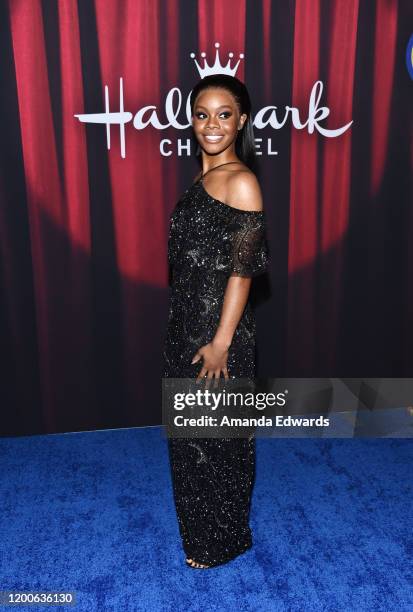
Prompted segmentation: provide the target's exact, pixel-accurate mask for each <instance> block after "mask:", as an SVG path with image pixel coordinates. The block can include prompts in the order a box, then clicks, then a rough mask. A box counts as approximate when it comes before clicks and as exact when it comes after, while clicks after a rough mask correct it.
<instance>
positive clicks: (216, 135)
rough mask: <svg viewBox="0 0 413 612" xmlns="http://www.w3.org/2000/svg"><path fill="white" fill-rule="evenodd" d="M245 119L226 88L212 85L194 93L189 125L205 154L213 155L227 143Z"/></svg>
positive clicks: (244, 115) (229, 142) (228, 143)
mask: <svg viewBox="0 0 413 612" xmlns="http://www.w3.org/2000/svg"><path fill="white" fill-rule="evenodd" d="M246 119H247V115H246V114H245V113H244V114H242V115H240V113H239V108H238V106H237V104H236V102H235V99H234V97H233V96H232V95H231V94H230V92H229V91H227V90H226V89H221V88H218V87H216V88H210V89H205V90H204V91H201V93H200V94H199V95H198V96H197V98H196V100H195V104H194V114H193V117H192V127H193V129H194V133H195V136H196V139H197V140H198V142H199V146H200V147H201V148H202V149H203V150H204V151H205V152H206V153H208V154H209V155H217V154H219V153H222V152H223V151H225V149H227V148H228V147H229V146H231V144H232V143H233V142H234V141H235V139H236V137H237V134H238V129H241V128H242V126H243V125H244V122H245V121H246Z"/></svg>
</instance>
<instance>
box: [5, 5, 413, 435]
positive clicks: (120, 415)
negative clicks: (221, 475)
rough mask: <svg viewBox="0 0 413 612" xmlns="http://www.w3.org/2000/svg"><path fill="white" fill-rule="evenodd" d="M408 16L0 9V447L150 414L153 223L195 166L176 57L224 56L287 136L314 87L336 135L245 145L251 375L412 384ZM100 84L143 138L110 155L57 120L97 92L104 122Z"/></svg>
mask: <svg viewBox="0 0 413 612" xmlns="http://www.w3.org/2000/svg"><path fill="white" fill-rule="evenodd" d="M412 17H413V10H412V5H411V3H410V2H408V1H407V0H406V1H405V2H404V1H401V0H400V1H399V2H398V1H397V0H377V1H376V2H373V1H369V2H361V1H360V0H296V1H294V0H289V1H288V0H285V1H282V2H280V1H274V0H273V1H271V0H262V1H258V2H256V1H254V0H241V1H239V0H227V1H226V2H223V1H219V0H215V1H214V0H199V1H198V2H196V1H194V2H187V1H186V0H164V1H161V0H158V1H156V0H155V1H153V0H125V1H123V2H118V1H117V0H95V1H94V2H93V1H92V0H79V1H76V0H59V2H55V1H52V0H50V1H43V2H41V1H40V0H8V2H5V3H2V4H1V6H0V24H1V25H0V27H1V37H0V47H1V53H0V62H1V70H0V81H1V82H0V85H1V94H0V96H1V97H0V108H1V112H2V144H1V151H2V163H1V169H0V171H1V174H0V197H1V207H0V255H1V266H0V275H1V276H0V282H1V288H2V300H1V305H0V331H1V337H2V352H3V357H4V360H3V367H2V373H3V376H2V378H3V383H2V389H3V391H2V399H3V402H4V406H5V407H6V409H5V417H4V419H3V427H2V434H3V435H16V434H24V433H26V434H27V433H41V432H42V433H43V432H57V431H75V430H85V429H99V428H105V427H128V426H136V425H154V424H159V423H160V422H161V353H162V344H163V341H164V334H165V329H166V319H167V306H168V291H169V288H168V269H167V232H168V218H169V215H170V213H171V211H172V210H173V207H174V206H175V203H176V201H177V200H178V198H179V196H180V194H181V193H182V191H183V190H185V189H186V188H187V187H188V186H189V184H190V183H191V182H192V179H193V177H194V175H195V174H196V173H197V171H198V166H197V162H196V158H195V147H194V146H193V144H191V130H190V128H188V127H186V128H182V126H183V125H185V124H187V117H186V115H185V106H186V100H187V96H188V95H189V93H190V91H191V89H192V87H193V86H194V84H195V83H196V82H197V81H198V79H199V74H198V72H197V69H196V66H195V63H194V61H193V59H192V58H191V57H190V54H191V53H192V52H194V53H195V54H196V56H197V60H198V62H201V57H200V53H201V52H203V51H204V52H206V54H207V58H208V61H209V63H212V62H213V60H214V57H215V47H214V44H215V42H219V43H220V54H221V60H222V62H223V63H226V61H227V55H228V53H229V52H232V53H234V57H233V60H232V61H233V62H235V61H237V59H238V56H239V54H240V53H244V55H245V58H244V59H243V60H241V61H240V65H239V67H238V70H237V73H236V75H237V76H238V78H240V79H241V80H243V81H244V82H245V83H246V84H247V86H248V88H249V91H250V94H251V98H252V101H253V113H254V114H255V112H257V111H258V110H260V109H262V108H263V107H265V106H272V107H277V119H278V121H279V122H281V121H282V119H283V117H284V113H285V107H286V106H289V107H295V108H296V109H298V112H299V118H300V121H301V123H302V124H305V122H306V121H307V119H308V107H309V99H310V94H311V90H312V88H313V86H314V84H315V83H316V82H317V81H321V82H322V85H323V91H322V95H321V100H320V103H319V106H325V107H328V108H329V109H330V114H329V116H328V117H327V118H326V119H324V120H323V121H321V122H320V123H319V125H321V126H322V127H323V128H324V129H326V130H335V129H338V128H340V127H342V126H344V125H346V124H348V123H349V122H352V124H351V126H350V127H349V129H347V130H346V131H345V132H344V133H343V134H342V135H340V136H338V137H334V138H329V137H328V136H324V135H322V134H320V133H319V132H318V131H317V130H315V131H314V132H313V133H309V131H308V129H306V126H303V128H302V129H298V128H297V127H295V126H294V125H292V122H291V115H290V116H289V119H288V120H287V121H286V122H285V124H284V126H283V127H282V128H281V129H278V130H275V129H273V128H271V127H270V126H269V127H266V128H264V129H262V130H261V129H256V131H255V136H256V138H257V139H261V140H260V141H259V144H260V147H261V148H260V166H261V170H260V176H259V178H260V182H261V185H262V190H263V195H264V206H265V209H266V212H267V217H268V224H269V241H270V249H271V269H270V271H269V273H268V275H267V276H266V277H262V278H259V279H257V280H256V281H254V289H253V297H254V303H255V305H256V316H257V325H258V350H259V353H258V374H259V375H260V376H271V377H277V376H283V377H284V376H289V377H296V376H297V377H298V376H303V377H312V376H322V377H324V376H356V377H358V376H359V377H364V376H366V377H367V376H368V377H371V376H379V377H381V376H384V377H393V376H394V377H399V376H412V375H413V367H412V366H413V358H412V356H411V350H410V347H411V346H412V340H413V333H412V329H413V325H412V324H413V307H412V303H413V301H412V298H413V295H412V293H413V290H412V287H413V283H412V281H411V279H412V278H413V249H412V246H411V239H410V234H411V231H412V229H413V215H412V207H411V177H412V160H413V145H412V142H413V126H412V114H411V108H412V87H413V83H412V80H411V78H410V76H409V74H408V72H407V70H406V66H405V52H406V45H407V42H408V39H409V36H410V34H411V32H410V31H409V24H411V23H412ZM121 77H122V79H123V95H124V109H125V111H128V112H131V113H132V115H135V113H136V112H137V111H138V110H139V109H142V108H143V107H145V106H148V107H150V109H148V110H147V111H146V113H145V114H144V116H143V120H146V121H147V120H148V119H149V118H150V116H151V113H153V112H154V111H156V115H157V117H158V119H159V121H160V123H161V124H162V126H159V128H160V129H155V128H154V127H153V126H151V125H149V126H148V127H146V128H145V129H135V127H134V126H133V123H132V121H131V122H129V123H127V124H126V125H125V142H126V156H125V157H122V156H121V145H120V130H119V126H112V127H111V128H110V146H111V148H110V150H108V149H107V141H106V128H105V126H104V125H99V124H92V123H81V122H80V121H79V120H78V119H77V118H76V117H75V115H77V114H83V113H88V114H90V113H102V112H104V109H105V86H107V88H108V100H109V104H110V110H111V111H112V112H118V111H119V108H120V107H119V103H120V94H119V82H120V78H121ZM173 88H179V90H180V92H181V96H182V97H181V101H180V104H181V108H180V110H179V116H177V122H178V123H179V126H178V124H177V125H171V126H168V127H164V126H165V125H166V124H169V123H170V122H171V117H167V116H166V114H165V102H166V98H167V96H168V93H169V92H170V90H172V89H173ZM174 95H175V96H176V97H175V98H174V105H173V106H174V108H175V109H176V108H177V105H178V99H179V95H178V92H175V94H174ZM161 141H162V143H163V144H162V145H161ZM257 142H258V141H257ZM163 146H165V149H163V148H162V147H163ZM190 147H192V150H190ZM162 151H164V152H166V153H165V154H163V153H162ZM275 152H276V153H275Z"/></svg>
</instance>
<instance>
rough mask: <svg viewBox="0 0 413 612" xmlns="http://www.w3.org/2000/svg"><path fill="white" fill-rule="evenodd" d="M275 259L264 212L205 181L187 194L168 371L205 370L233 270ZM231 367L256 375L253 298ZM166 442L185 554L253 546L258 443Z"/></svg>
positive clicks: (181, 206)
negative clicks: (202, 355)
mask: <svg viewBox="0 0 413 612" xmlns="http://www.w3.org/2000/svg"><path fill="white" fill-rule="evenodd" d="M268 259H269V252H268V244H267V238H266V229H265V213H264V211H245V210H241V209H237V208H234V207H232V206H230V205H228V204H225V203H224V202H221V201H219V200H216V199H215V198H213V197H212V196H210V195H209V194H208V193H207V192H206V190H205V187H204V185H203V182H202V178H201V179H200V180H198V181H197V182H196V183H194V184H193V185H192V186H191V187H190V188H189V189H187V190H186V191H185V193H184V194H183V196H182V197H181V199H180V200H179V201H178V203H177V205H176V207H175V210H174V211H173V213H172V215H171V218H170V228H169V241H168V260H169V264H170V266H171V268H172V286H171V297H170V308H169V317H168V327H167V334H166V341H165V346H164V352H163V358H164V370H163V376H164V377H173V378H195V377H196V376H197V375H198V373H199V371H200V370H201V368H202V359H201V360H200V361H199V362H197V363H195V364H191V360H192V358H193V356H194V355H195V353H196V352H197V350H198V349H199V348H201V347H202V346H204V345H205V344H207V343H208V342H210V341H211V340H212V339H213V337H214V335H215V332H216V329H217V326H218V323H219V319H220V315H221V311H222V305H223V299H224V293H225V288H226V284H227V282H228V278H229V276H230V275H237V276H249V277H253V276H256V275H258V274H260V273H262V272H263V271H264V270H265V269H266V267H267V264H268ZM227 366H228V374H229V376H230V378H239V377H249V378H250V377H251V378H253V377H254V376H255V319H254V314H253V311H252V309H251V305H250V302H249V301H248V302H247V305H246V307H245V309H244V312H243V315H242V318H241V320H240V322H239V324H238V326H237V329H236V331H235V334H234V336H233V340H232V344H231V346H230V348H229V354H228V363H227ZM168 447H169V457H170V465H171V474H172V484H173V492H174V499H175V506H176V512H177V518H178V524H179V530H180V534H181V537H182V543H183V548H184V551H185V553H186V556H187V557H188V558H191V559H194V560H195V561H197V562H198V563H203V564H206V565H209V566H213V565H219V564H221V563H226V562H227V561H230V560H231V559H233V558H234V557H236V556H237V555H239V554H241V553H242V552H244V551H246V550H247V549H248V548H250V547H251V545H252V536H251V530H250V527H249V523H248V517H249V506H250V497H251V491H252V484H253V477H254V468H255V439H254V438H253V437H251V438H229V439H227V438H226V439H222V438H202V439H199V438H198V439H197V438H192V439H190V438H169V439H168Z"/></svg>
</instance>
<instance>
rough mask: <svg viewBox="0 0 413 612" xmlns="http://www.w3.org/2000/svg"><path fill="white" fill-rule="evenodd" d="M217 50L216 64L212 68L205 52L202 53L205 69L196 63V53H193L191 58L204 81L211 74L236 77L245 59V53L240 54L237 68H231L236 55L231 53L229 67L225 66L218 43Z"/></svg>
mask: <svg viewBox="0 0 413 612" xmlns="http://www.w3.org/2000/svg"><path fill="white" fill-rule="evenodd" d="M215 48H216V53H215V63H214V64H213V65H212V66H209V65H208V64H207V61H206V59H205V57H206V53H205V51H203V52H202V53H201V57H203V58H204V67H203V68H202V67H201V66H200V65H199V64H198V62H197V61H196V59H195V53H191V57H192V59H193V60H194V62H195V65H196V67H197V69H198V72H199V75H200V77H201V79H203V78H204V77H206V76H208V75H210V74H229V75H230V76H235V73H236V71H237V69H238V66H239V63H240V61H241V60H242V59H244V54H243V53H240V54H239V57H240V59H239V60H238V61H237V63H236V64H235V66H233V67H232V68H231V66H230V63H231V59H232V58H233V57H234V54H233V53H232V51H230V53H228V57H229V60H228V62H227V65H226V66H223V65H222V64H221V61H220V59H219V43H218V42H216V43H215Z"/></svg>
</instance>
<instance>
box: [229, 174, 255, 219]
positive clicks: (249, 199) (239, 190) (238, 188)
mask: <svg viewBox="0 0 413 612" xmlns="http://www.w3.org/2000/svg"><path fill="white" fill-rule="evenodd" d="M226 191H227V193H226V202H227V203H228V204H229V205H230V206H234V207H236V208H240V209H241V210H250V211H258V212H259V211H262V210H263V198H262V193H261V187H260V184H259V182H258V179H257V177H256V176H255V174H254V173H253V172H252V171H251V170H249V169H242V170H238V171H237V172H232V173H231V174H230V175H229V176H228V179H227V185H226Z"/></svg>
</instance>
